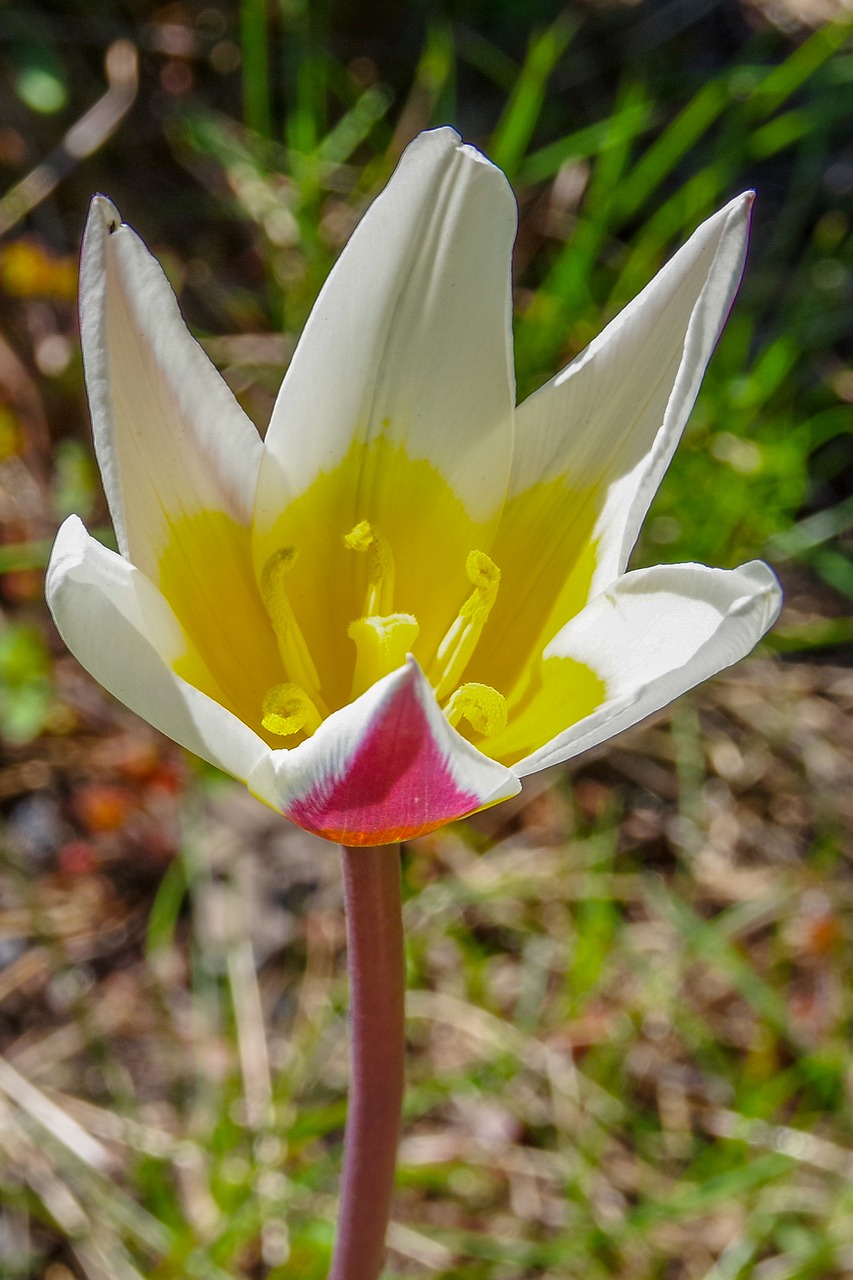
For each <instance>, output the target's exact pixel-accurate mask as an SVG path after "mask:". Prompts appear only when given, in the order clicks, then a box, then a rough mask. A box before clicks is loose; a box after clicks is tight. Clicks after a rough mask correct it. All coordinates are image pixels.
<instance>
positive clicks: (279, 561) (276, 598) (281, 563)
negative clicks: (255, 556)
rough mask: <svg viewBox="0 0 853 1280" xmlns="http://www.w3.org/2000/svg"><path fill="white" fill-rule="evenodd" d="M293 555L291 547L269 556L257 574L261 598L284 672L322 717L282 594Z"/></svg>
mask: <svg viewBox="0 0 853 1280" xmlns="http://www.w3.org/2000/svg"><path fill="white" fill-rule="evenodd" d="M297 554H298V553H297V550H296V548H295V547H280V548H279V550H278V551H274V552H273V554H272V555H271V556H270V558H269V560H267V562H266V564H265V565H264V567H263V571H262V573H261V584H260V585H261V597H262V599H263V602H264V605H265V607H266V611H267V613H268V614H269V616H270V621H271V622H272V625H273V630H274V631H275V634H276V638H277V640H278V651H279V653H280V654H281V660H282V662H283V663H284V668H285V671H286V672H287V674H288V675H289V676H290V677H291V679H293V680H295V681H296V682H297V684H298V685H300V686H302V687H303V688H304V689H307V690H308V691H309V694H308V696H310V699H311V700H312V702H313V704H314V705H315V706H316V707H318V708H319V709H320V713H321V714H322V715H323V716H326V715H328V710H327V708H326V705H325V703H324V702H323V700H322V698H321V697H320V677H319V676H318V674H317V668H316V667H315V666H314V660H313V659H312V657H311V654H310V652H309V649H308V645H307V644H306V643H305V637H304V636H303V634H302V631H301V629H300V627H299V623H298V622H297V621H296V618H295V617H294V614H293V609H292V607H291V604H290V600H289V598H288V595H287V592H286V591H285V578H286V576H287V573H288V571H289V570H290V569H291V568H292V567H293V565H294V563H295V561H296V557H297ZM282 687H283V686H282ZM273 732H278V731H277V730H274V731H273ZM293 732H295V730H294V731H293Z"/></svg>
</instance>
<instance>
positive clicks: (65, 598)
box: [45, 516, 269, 780]
mask: <svg viewBox="0 0 853 1280" xmlns="http://www.w3.org/2000/svg"><path fill="white" fill-rule="evenodd" d="M45 595H46V596H47V602H48V605H49V606H50V610H51V613H52V614H53V618H54V621H55V622H56V626H57V629H58V630H59V634H60V635H61V636H62V638H63V640H64V641H65V643H66V644H67V646H68V648H69V649H70V650H71V652H72V653H73V654H74V656H75V658H76V659H77V661H78V662H79V663H80V664H81V665H82V666H84V667H85V668H86V670H87V671H89V672H90V673H91V675H93V676H94V677H95V679H96V680H97V681H98V682H99V683H100V684H102V685H103V686H104V688H106V689H108V690H109V692H110V693H112V694H114V695H115V697H116V698H118V699H119V700H120V701H121V702H123V703H124V704H125V706H128V707H130V709H131V710H132V711H135V712H136V713H137V715H140V716H142V718H143V719H144V720H147V721H148V722H149V724H152V725H154V727H155V728H156V729H159V730H160V731H161V732H162V733H165V734H167V735H168V736H169V737H170V738H173V739H174V740H175V742H179V743H181V745H182V746H184V747H187V748H188V750H190V751H193V752H195V754H196V755H198V756H201V757H202V758H203V759H204V760H208V761H210V763H211V764H214V765H216V766H217V767H218V768H220V769H223V770H224V771H225V772H226V773H230V774H233V775H234V777H236V778H240V779H243V780H245V779H246V778H247V777H248V775H249V774H250V773H251V772H252V770H253V769H254V768H255V767H256V766H257V764H258V762H259V760H260V759H261V758H262V756H264V755H268V754H269V748H268V747H267V745H266V744H265V743H264V742H263V741H262V740H261V739H260V738H259V737H258V736H257V734H255V733H253V732H252V730H251V729H249V728H247V726H246V725H244V724H243V723H242V722H241V721H240V720H238V719H237V718H236V716H233V715H232V714H231V712H230V711H227V710H226V709H225V707H223V706H220V705H219V703H217V702H215V701H214V700H213V698H210V697H208V696H207V694H204V693H202V692H200V691H199V690H198V689H196V688H194V687H193V686H192V685H189V684H187V683H186V681H185V680H182V679H180V677H179V676H177V675H176V674H175V672H174V670H173V664H174V663H176V662H179V661H180V660H181V659H182V658H183V657H184V656H185V654H186V652H187V639H186V636H185V634H184V631H183V629H182V627H181V625H180V623H179V622H178V621H177V619H176V617H175V615H174V613H173V612H172V610H171V609H170V607H169V605H168V604H167V603H166V601H165V600H164V598H163V596H162V595H161V594H160V592H159V591H158V590H157V588H156V587H155V586H154V585H153V584H152V583H151V582H150V581H149V579H148V578H146V576H145V575H144V574H143V573H142V572H141V571H140V570H139V569H136V568H134V566H133V565H131V564H129V563H128V562H127V561H126V560H124V559H123V558H122V557H121V556H119V555H116V554H115V552H113V551H108V550H107V549H106V548H105V547H103V546H101V544H100V543H99V542H96V541H95V539H94V538H91V537H89V535H88V534H87V532H86V530H85V528H84V527H83V525H82V523H81V522H80V520H79V519H78V518H77V516H69V518H68V519H67V520H66V521H65V523H64V524H63V525H62V527H61V528H60V530H59V533H58V534H57V537H56V542H55V544H54V548H53V553H52V555H51V558H50V564H49V566H48V570H47V578H46V581H45Z"/></svg>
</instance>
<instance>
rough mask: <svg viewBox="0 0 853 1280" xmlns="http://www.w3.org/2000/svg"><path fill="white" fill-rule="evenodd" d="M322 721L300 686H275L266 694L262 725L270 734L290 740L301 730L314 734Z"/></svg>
mask: <svg viewBox="0 0 853 1280" xmlns="http://www.w3.org/2000/svg"><path fill="white" fill-rule="evenodd" d="M321 720H322V716H321V715H320V713H319V711H318V710H317V708H316V707H315V706H314V703H313V702H312V701H311V699H310V698H309V697H308V694H307V693H306V692H305V690H304V689H300V687H299V685H298V684H274V685H273V687H272V688H271V689H267V691H266V693H265V694H264V704H263V708H262V711H261V724H262V725H263V726H264V728H265V729H266V730H267V732H268V733H276V734H278V735H279V736H280V737H282V738H289V737H290V736H291V735H292V734H294V733H299V731H300V729H301V730H302V731H303V732H304V733H307V734H312V733H313V732H314V730H315V729H316V728H317V727H318V725H319V724H320V722H321Z"/></svg>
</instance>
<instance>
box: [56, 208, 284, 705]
mask: <svg viewBox="0 0 853 1280" xmlns="http://www.w3.org/2000/svg"><path fill="white" fill-rule="evenodd" d="M80 315H81V327H82V336H83V355H84V360H85V368H86V385H87V388H88V392H89V400H90V405H91V411H92V423H93V428H94V434H95V447H96V450H97V453H98V461H99V463H100V467H101V473H102V475H103V478H104V486H105V488H106V491H107V497H108V499H109V503H110V510H111V513H112V516H113V520H114V523H115V526H116V533H117V536H118V539H119V546H120V548H121V550H122V552H123V554H124V555H126V556H127V557H128V558H129V559H130V560H131V561H132V562H133V563H134V564H135V565H136V566H137V567H138V568H139V569H141V570H142V571H143V573H145V574H146V575H147V576H148V577H149V578H150V580H151V581H152V582H153V583H155V585H156V586H157V587H159V588H160V590H161V591H162V592H163V594H164V595H165V596H166V598H167V599H168V601H169V603H170V604H171V605H172V607H173V609H174V610H175V611H176V613H177V614H178V617H179V618H180V621H181V624H182V625H183V626H184V628H185V629H186V630H187V631H188V633H189V634H190V635H191V636H192V637H193V641H194V643H195V645H196V647H197V648H198V649H199V650H200V651H202V652H203V653H204V657H205V661H206V662H207V663H208V665H209V666H210V668H211V669H212V670H213V671H214V672H215V675H216V678H217V680H218V681H219V682H220V683H221V684H222V686H223V688H226V689H227V690H228V695H229V698H230V699H231V701H232V702H233V703H234V704H235V705H236V706H237V707H239V710H240V714H241V715H242V717H243V718H245V719H247V720H249V721H251V720H252V719H253V718H254V719H255V720H256V721H257V722H258V723H259V722H260V708H261V700H262V698H263V693H264V689H265V688H266V687H267V686H268V685H269V683H270V682H271V681H272V680H273V679H275V678H278V675H279V665H278V657H277V651H276V646H275V642H274V639H273V638H272V637H271V636H270V635H269V627H268V625H267V621H266V617H265V614H264V611H263V608H262V605H261V602H260V599H259V596H258V593H257V590H256V587H255V583H254V577H253V573H252V564H251V552H250V537H249V529H248V525H249V520H250V516H251V510H252V504H253V501H254V492H255V485H256V482H257V472H258V466H259V463H260V456H261V451H262V445H261V441H260V437H259V436H258V433H257V431H256V429H255V427H254V426H253V425H252V423H251V422H250V421H249V419H248V418H247V417H246V416H245V414H244V413H243V411H242V409H240V407H239V405H238V404H237V402H236V400H235V399H234V397H233V395H232V394H231V392H230V390H229V389H228V387H227V386H226V384H225V383H224V382H223V380H222V378H221V377H220V376H219V374H218V373H217V371H216V370H215V369H214V367H213V365H212V364H211V363H210V361H209V360H208V358H207V356H206V355H205V354H204V352H203V351H202V349H201V347H200V346H199V345H198V343H197V342H196V341H195V339H194V338H193V337H192V336H191V335H190V333H189V331H188V329H187V327H186V325H185V324H184V321H183V319H182V317H181V314H180V311H179V309H178V304H177V301H176V299H175V295H174V294H173V292H172V290H171V288H170V286H169V283H168V281H167V280H166V277H165V276H164V274H163V272H162V270H161V268H160V266H159V265H158V263H157V262H156V261H155V259H154V258H153V257H152V256H151V255H150V253H149V252H148V250H147V249H146V248H145V245H144V244H143V243H142V241H141V240H140V239H139V237H138V236H137V235H136V233H135V232H134V231H132V230H131V228H130V227H128V226H125V225H123V224H122V222H121V219H120V217H119V214H118V211H117V210H116V209H115V207H114V206H113V205H112V204H110V202H109V201H108V200H106V199H104V197H103V196H96V197H95V199H94V200H93V202H92V207H91V211H90V214H89V220H88V223H87V226H86V233H85V237H84V242H83V256H82V263H81V284H80Z"/></svg>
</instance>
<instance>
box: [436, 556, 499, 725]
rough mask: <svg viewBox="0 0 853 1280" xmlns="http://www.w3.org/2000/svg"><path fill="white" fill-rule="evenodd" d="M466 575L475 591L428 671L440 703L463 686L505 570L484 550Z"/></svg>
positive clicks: (473, 558)
mask: <svg viewBox="0 0 853 1280" xmlns="http://www.w3.org/2000/svg"><path fill="white" fill-rule="evenodd" d="M465 572H466V573H467V575H468V581H469V582H470V583H471V585H472V586H473V588H474V590H473V591H472V592H471V594H470V596H469V597H468V599H467V600H466V601H465V603H464V604H463V606H462V608H461V609H460V610H459V613H458V615H457V617H456V619H455V621H454V622H453V624H452V625H451V627H450V629H449V631H448V632H447V635H446V636H445V637H444V639H443V640H442V642H441V644H440V645H439V646H438V649H437V650H436V655H435V660H434V661H433V663H432V666H431V667H430V669H429V671H428V672H427V676H428V679H429V682H430V684H431V685H432V687H433V689H434V690H435V696H436V697H437V698H438V700H439V702H440V701H441V700H442V698H446V697H447V695H448V694H449V693H450V690H451V689H452V688H454V686H455V685H457V684H458V683H459V680H460V678H461V676H462V673H463V671H464V670H465V668H466V667H467V665H468V663H469V662H470V660H471V655H472V654H473V652H474V650H475V649H476V647H477V641H478V640H479V639H480V635H481V634H482V631H483V627H484V626H485V625H486V619H487V618H488V616H489V614H490V613H491V611H492V606H493V604H494V603H495V600H496V599H497V594H498V587H499V586H500V581H501V571H500V569H499V568H498V566H497V565H496V564H495V562H494V561H493V560H490V559H489V557H488V556H487V555H486V553H485V552H484V551H472V552H471V553H470V554H469V556H468V559H467V561H466V562H465Z"/></svg>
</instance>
